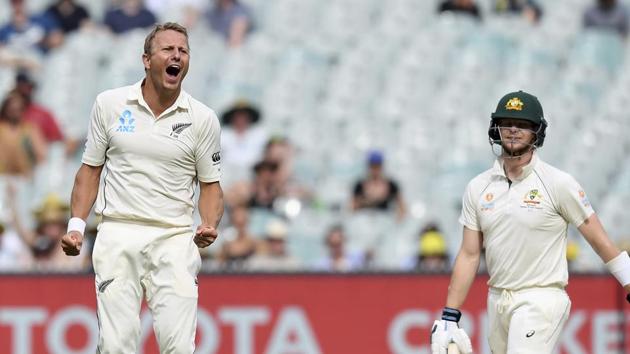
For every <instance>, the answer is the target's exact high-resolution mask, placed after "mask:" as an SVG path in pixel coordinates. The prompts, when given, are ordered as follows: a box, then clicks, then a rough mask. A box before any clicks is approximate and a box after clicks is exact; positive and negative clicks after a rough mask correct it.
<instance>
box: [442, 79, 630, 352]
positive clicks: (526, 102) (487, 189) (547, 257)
mask: <svg viewBox="0 0 630 354" xmlns="http://www.w3.org/2000/svg"><path fill="white" fill-rule="evenodd" d="M546 128H547V121H546V120H545V118H544V116H543V110H542V106H541V104H540V102H539V101H538V99H537V98H536V97H535V96H532V95H530V94H528V93H526V92H523V91H518V92H512V93H509V94H507V95H505V96H504V97H503V98H501V100H500V101H499V104H498V105H497V108H496V111H495V112H494V113H493V114H492V119H491V123H490V128H489V130H488V135H489V136H490V144H491V145H492V147H493V150H494V151H495V153H496V154H497V155H498V158H497V160H496V162H495V163H494V166H493V167H492V168H491V169H489V170H487V171H485V172H483V173H482V174H480V175H478V176H477V177H475V178H474V179H473V180H472V181H471V182H470V183H469V184H468V186H467V187H466V191H465V193H464V197H463V206H462V213H461V216H460V222H461V223H462V224H463V226H464V231H463V240H462V244H461V248H460V250H459V253H458V255H457V258H456V260H455V265H454V268H453V274H452V277H451V283H450V286H449V288H448V296H447V299H446V307H445V308H444V311H443V313H442V319H441V320H438V321H435V322H434V324H433V327H432V331H431V350H432V353H433V354H440V353H446V348H447V346H448V345H449V343H455V344H456V345H457V347H458V349H459V351H460V352H462V353H471V352H472V346H471V342H470V339H469V338H468V336H467V335H466V333H465V332H464V330H463V329H461V328H459V326H458V321H459V319H460V317H461V313H460V311H459V308H460V307H461V306H462V304H463V303H464V300H465V298H466V296H467V294H468V291H469V289H470V285H471V283H472V282H473V279H474V277H475V274H476V272H477V269H478V266H479V258H480V255H481V251H482V248H483V247H485V249H486V262H487V267H488V273H489V275H490V279H489V281H488V285H489V293H488V318H489V323H488V325H489V328H488V341H489V344H490V349H491V350H492V352H493V354H505V353H509V354H516V353H529V354H544V353H552V352H553V350H554V347H555V345H556V343H557V341H558V338H559V337H560V333H561V332H562V328H563V326H564V324H565V322H566V320H567V319H568V316H569V310H570V307H571V301H570V300H569V297H568V296H567V293H566V292H565V290H564V288H565V287H566V285H567V282H568V271H567V260H566V249H567V228H568V224H573V225H575V226H576V227H577V228H578V230H579V231H580V233H581V234H582V235H583V236H584V238H585V239H586V240H587V241H588V242H589V244H590V245H591V246H592V247H593V249H594V250H595V252H596V253H597V254H598V255H599V256H600V257H601V259H602V260H603V261H604V262H605V263H606V266H607V267H608V269H609V270H610V272H611V273H612V274H613V275H614V276H615V277H616V278H617V280H618V281H619V282H620V283H621V285H623V286H624V288H625V290H626V291H627V292H630V258H629V257H628V254H627V253H626V252H620V251H619V249H617V247H616V246H615V245H614V244H613V243H612V242H611V241H610V239H609V238H608V236H607V234H606V232H605V231H604V228H603V227H602V225H601V223H600V221H599V219H598V217H597V215H596V214H595V212H594V211H593V208H592V207H591V204H590V203H589V200H588V199H587V197H586V194H585V193H584V191H583V190H582V188H581V187H580V185H579V184H578V183H577V182H576V181H575V179H574V178H573V177H571V176H570V175H569V174H567V173H565V172H562V171H560V170H558V169H556V168H554V167H552V166H550V165H548V164H547V163H545V162H543V161H542V160H541V159H540V158H539V157H538V155H537V154H536V149H537V148H539V147H541V146H542V145H543V142H544V140H545V130H546Z"/></svg>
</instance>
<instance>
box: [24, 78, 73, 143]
mask: <svg viewBox="0 0 630 354" xmlns="http://www.w3.org/2000/svg"><path fill="white" fill-rule="evenodd" d="M35 86H36V84H35V82H34V81H33V80H32V79H31V77H30V76H29V74H28V73H27V72H26V71H21V72H19V73H18V74H17V76H16V78H15V90H16V91H17V92H19V93H20V94H22V96H23V97H24V99H25V101H26V109H25V111H24V121H25V122H28V123H31V124H33V125H34V126H36V127H38V128H39V130H40V132H41V133H42V135H43V137H44V138H45V139H46V141H47V142H49V143H50V142H55V141H62V140H63V134H62V133H61V129H59V125H58V124H57V120H56V119H55V117H54V116H53V115H52V113H50V112H49V111H48V110H47V109H46V108H44V107H43V106H40V105H38V104H37V103H35V102H34V101H33V92H34V90H35Z"/></svg>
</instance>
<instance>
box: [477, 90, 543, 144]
mask: <svg viewBox="0 0 630 354" xmlns="http://www.w3.org/2000/svg"><path fill="white" fill-rule="evenodd" d="M500 119H521V120H526V121H529V122H532V123H534V125H535V126H536V128H535V129H536V140H535V141H534V143H533V144H534V146H536V147H541V146H542V145H543V143H544V142H545V130H546V129H547V121H546V120H545V117H544V115H543V109H542V105H541V104H540V102H539V101H538V98H536V96H534V95H532V94H529V93H527V92H524V91H518V92H510V93H508V94H507V95H505V96H503V97H502V98H501V99H500V100H499V104H497V109H496V110H495V111H494V113H492V115H491V120H490V128H489V129H488V136H489V138H490V144H500V143H501V136H500V135H499V129H498V121H499V120H500Z"/></svg>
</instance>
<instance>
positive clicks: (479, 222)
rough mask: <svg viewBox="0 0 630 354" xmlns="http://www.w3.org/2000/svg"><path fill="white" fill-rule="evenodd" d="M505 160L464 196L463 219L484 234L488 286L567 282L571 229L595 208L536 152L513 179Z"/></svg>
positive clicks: (569, 179)
mask: <svg viewBox="0 0 630 354" xmlns="http://www.w3.org/2000/svg"><path fill="white" fill-rule="evenodd" d="M508 182H509V181H508V178H507V177H506V174H505V172H504V169H503V161H502V160H501V159H499V160H497V161H496V162H495V163H494V166H493V167H492V168H491V169H489V170H487V171H485V172H483V173H482V174H480V175H478V176H477V177H475V178H474V179H473V180H472V181H470V183H469V184H468V186H467V187H466V192H465V194H464V197H463V206H462V213H461V216H460V223H462V224H463V225H464V226H466V227H468V228H469V229H471V230H475V231H481V232H482V233H483V245H484V247H485V249H486V264H487V267H488V273H489V274H490V280H489V281H488V285H489V286H492V287H496V288H501V289H509V290H518V289H522V288H527V287H542V286H560V287H564V286H566V285H567V282H568V270H567V259H566V249H567V228H568V225H569V223H570V224H573V225H575V226H576V227H577V226H580V225H581V224H582V223H583V222H584V221H585V220H586V219H587V218H588V217H589V216H591V215H592V214H593V213H594V211H593V208H592V207H591V204H590V203H589V201H588V198H587V197H586V194H585V193H584V191H583V190H582V188H581V187H580V185H579V184H578V183H577V182H576V181H575V179H574V178H573V177H571V176H570V175H569V174H567V173H565V172H563V171H560V170H558V169H556V168H554V167H552V166H551V165H549V164H547V163H545V162H543V161H541V160H540V159H539V158H538V156H537V155H536V153H534V155H533V156H532V159H531V161H530V163H529V164H528V165H527V166H525V167H524V168H523V173H522V174H521V176H520V178H518V179H516V180H513V181H511V184H510V183H508Z"/></svg>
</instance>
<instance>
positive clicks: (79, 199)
mask: <svg viewBox="0 0 630 354" xmlns="http://www.w3.org/2000/svg"><path fill="white" fill-rule="evenodd" d="M102 170H103V166H89V165H86V164H83V165H81V167H80V168H79V171H78V172H77V175H76V177H75V179H74V187H73V188H72V197H71V199H70V202H71V204H70V205H71V211H72V217H77V218H81V219H83V220H86V219H87V217H88V215H89V214H90V210H91V209H92V206H93V205H94V202H95V201H96V196H97V195H98V186H99V183H100V180H101V171H102Z"/></svg>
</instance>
